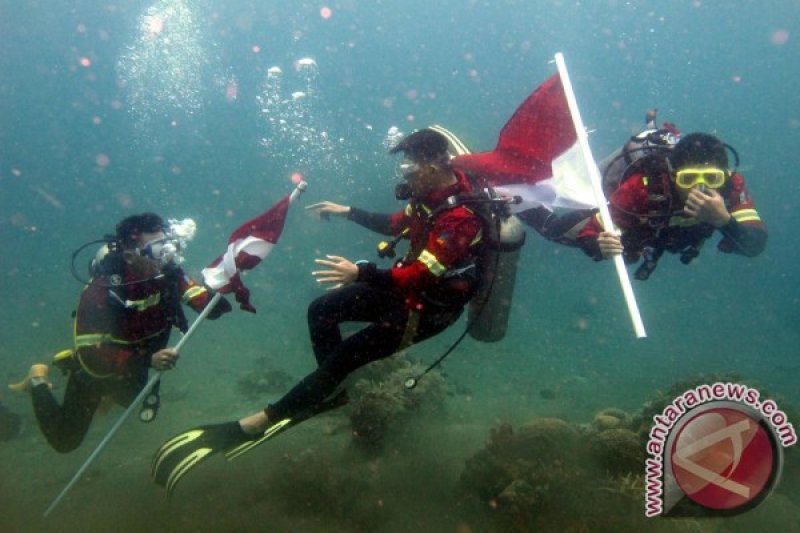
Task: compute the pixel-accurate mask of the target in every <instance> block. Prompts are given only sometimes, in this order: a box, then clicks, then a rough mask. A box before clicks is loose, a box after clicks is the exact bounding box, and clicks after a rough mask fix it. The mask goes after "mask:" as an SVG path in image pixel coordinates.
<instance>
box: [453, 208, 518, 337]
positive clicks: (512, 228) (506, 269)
mask: <svg viewBox="0 0 800 533" xmlns="http://www.w3.org/2000/svg"><path fill="white" fill-rule="evenodd" d="M493 218H494V220H493V221H492V226H493V233H494V235H490V236H489V237H490V238H489V239H488V240H487V243H486V246H485V249H484V251H483V254H482V255H481V258H480V259H479V263H478V266H479V269H480V273H481V274H480V281H479V283H478V287H477V289H476V291H475V295H474V296H473V297H472V300H470V303H469V311H468V314H467V324H468V326H467V327H468V331H469V334H470V336H471V337H472V338H473V339H475V340H478V341H481V342H497V341H499V340H500V339H502V338H503V337H504V336H505V334H506V330H507V329H508V317H509V314H510V313H511V298H512V296H513V293H514V285H515V283H516V279H517V266H518V265H519V254H520V249H521V248H522V245H523V244H525V229H524V227H523V225H522V222H521V221H520V219H519V218H518V217H517V216H516V215H507V216H503V217H500V216H497V215H493Z"/></svg>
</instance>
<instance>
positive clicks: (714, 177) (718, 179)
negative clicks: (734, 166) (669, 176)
mask: <svg viewBox="0 0 800 533" xmlns="http://www.w3.org/2000/svg"><path fill="white" fill-rule="evenodd" d="M727 179H728V173H727V172H725V171H724V170H722V169H719V168H713V167H704V168H684V169H681V170H679V171H678V172H676V173H675V185H676V186H677V187H679V188H681V189H691V188H693V187H696V186H697V185H705V186H706V187H708V188H709V189H719V188H720V187H722V186H723V185H725V181H726V180H727Z"/></svg>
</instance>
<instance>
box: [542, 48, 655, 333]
mask: <svg viewBox="0 0 800 533" xmlns="http://www.w3.org/2000/svg"><path fill="white" fill-rule="evenodd" d="M555 62H556V67H557V68H558V74H559V76H560V77H561V83H562V85H563V88H564V94H565V96H566V97H567V104H568V106H569V110H570V114H571V115H572V121H573V123H574V124H575V133H576V134H577V136H578V143H579V146H580V149H581V151H582V155H583V158H584V161H585V162H586V168H587V170H588V172H589V178H590V180H591V182H592V189H593V191H594V195H595V200H596V202H597V208H598V209H599V211H600V213H599V214H600V218H601V220H602V222H603V226H604V227H606V228H609V231H614V230H613V228H614V227H615V226H614V221H613V220H612V219H611V212H610V211H609V209H608V202H607V201H606V197H605V195H604V194H603V185H602V177H601V176H600V170H599V169H598V167H597V163H595V160H594V157H593V156H592V150H591V148H590V147H589V136H588V134H587V133H586V128H585V127H584V125H583V120H582V119H581V115H580V110H579V109H578V103H577V101H576V99H575V92H574V91H573V90H572V83H571V82H570V79H569V73H568V72H567V65H566V63H565V62H564V55H563V54H561V53H560V52H559V53H557V54H556V55H555ZM614 266H615V267H616V270H617V276H618V277H619V283H620V285H621V286H622V292H623V295H624V296H625V303H626V304H627V306H628V314H629V315H630V317H631V322H632V324H633V329H634V331H635V332H636V337H638V338H644V337H647V333H646V332H645V329H644V323H643V322H642V317H641V315H640V313H639V306H638V305H637V303H636V297H635V296H634V294H633V287H632V286H631V280H630V278H629V277H628V270H627V269H626V268H625V261H624V259H623V258H622V256H621V255H615V256H614Z"/></svg>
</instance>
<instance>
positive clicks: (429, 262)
mask: <svg viewBox="0 0 800 533" xmlns="http://www.w3.org/2000/svg"><path fill="white" fill-rule="evenodd" d="M418 259H419V260H420V261H421V262H422V264H423V265H425V266H426V267H428V270H430V271H431V274H433V275H434V276H436V277H439V276H441V275H442V274H444V273H445V272H447V268H445V266H444V265H443V264H441V263H440V262H439V260H438V259H437V258H436V256H435V255H433V254H432V253H430V252H429V251H428V250H422V253H421V254H419V258H418Z"/></svg>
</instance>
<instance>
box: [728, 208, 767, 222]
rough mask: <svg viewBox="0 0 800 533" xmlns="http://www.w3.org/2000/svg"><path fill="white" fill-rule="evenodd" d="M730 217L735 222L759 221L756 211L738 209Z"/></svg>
mask: <svg viewBox="0 0 800 533" xmlns="http://www.w3.org/2000/svg"><path fill="white" fill-rule="evenodd" d="M731 216H732V217H733V219H734V220H735V221H736V222H750V221H753V220H758V221H761V217H760V216H758V211H756V210H755V209H739V210H738V211H734V212H733V213H731Z"/></svg>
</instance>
